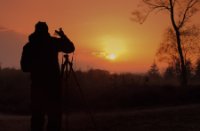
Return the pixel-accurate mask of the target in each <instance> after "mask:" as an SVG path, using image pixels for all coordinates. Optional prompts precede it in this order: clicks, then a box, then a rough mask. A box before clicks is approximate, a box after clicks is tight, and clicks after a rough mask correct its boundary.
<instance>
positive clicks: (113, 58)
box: [106, 53, 117, 60]
mask: <svg viewBox="0 0 200 131" xmlns="http://www.w3.org/2000/svg"><path fill="white" fill-rule="evenodd" d="M106 58H107V59H109V60H115V59H116V58H117V56H116V54H114V53H110V54H108V55H107V56H106Z"/></svg>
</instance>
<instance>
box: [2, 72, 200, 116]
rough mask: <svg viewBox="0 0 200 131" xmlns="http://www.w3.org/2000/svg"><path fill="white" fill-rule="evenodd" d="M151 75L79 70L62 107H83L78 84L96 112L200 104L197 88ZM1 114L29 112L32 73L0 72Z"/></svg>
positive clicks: (78, 108)
mask: <svg viewBox="0 0 200 131" xmlns="http://www.w3.org/2000/svg"><path fill="white" fill-rule="evenodd" d="M151 73H152V72H151V70H150V71H149V72H148V73H147V74H131V73H125V74H110V73H109V72H108V71H104V70H98V69H91V70H89V71H86V72H84V71H76V72H75V74H76V77H77V80H78V81H75V79H74V77H73V75H71V76H70V78H69V80H68V84H69V86H68V88H67V87H63V94H64V97H63V101H64V102H63V103H64V104H63V105H64V106H63V107H64V108H65V110H70V111H74V110H82V108H84V104H82V103H83V98H82V94H81V92H80V89H79V87H78V86H77V82H78V84H79V85H80V88H81V90H82V91H83V92H82V93H83V94H84V97H85V99H86V100H87V102H88V104H89V105H90V107H91V108H93V109H94V110H107V109H118V108H132V107H138V106H155V105H173V104H182V103H194V102H199V100H200V98H199V97H200V88H199V87H198V86H197V85H196V86H190V87H189V88H187V89H183V88H181V87H179V86H178V82H177V81H178V80H177V81H176V79H173V82H172V81H171V82H170V81H168V83H167V82H166V80H165V79H164V77H162V76H153V74H151ZM64 82H65V81H64ZM0 112H7V113H20V114H28V113H30V79H29V74H25V73H23V72H22V71H20V70H17V69H11V68H5V69H1V70H0Z"/></svg>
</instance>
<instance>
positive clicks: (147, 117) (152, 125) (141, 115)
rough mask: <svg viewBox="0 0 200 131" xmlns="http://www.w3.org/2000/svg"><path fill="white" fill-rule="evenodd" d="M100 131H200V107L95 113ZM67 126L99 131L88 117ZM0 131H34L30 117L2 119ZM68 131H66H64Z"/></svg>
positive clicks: (70, 120) (73, 119)
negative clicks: (32, 130) (31, 130)
mask: <svg viewBox="0 0 200 131" xmlns="http://www.w3.org/2000/svg"><path fill="white" fill-rule="evenodd" d="M94 117H95V122H96V123H97V126H98V131H199V130H200V124H199V123H200V105H199V104H195V105H194V104H193V105H184V106H173V107H159V108H151V109H150V108H148V109H129V110H128V109H126V110H115V111H109V112H98V113H95V115H94ZM67 118H68V120H67V121H66V119H65V121H64V122H63V123H64V124H63V125H64V126H65V127H66V125H67V123H68V125H69V126H68V129H69V130H68V131H96V130H95V129H94V126H93V125H92V123H91V120H90V118H89V117H88V115H86V114H85V113H72V114H70V115H69V116H68V117H67ZM0 131H30V116H8V115H1V116H0ZM64 131H66V130H64Z"/></svg>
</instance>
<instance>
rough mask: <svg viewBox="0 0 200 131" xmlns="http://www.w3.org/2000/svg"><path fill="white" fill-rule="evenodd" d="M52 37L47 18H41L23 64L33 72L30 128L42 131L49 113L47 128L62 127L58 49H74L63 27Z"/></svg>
mask: <svg viewBox="0 0 200 131" xmlns="http://www.w3.org/2000/svg"><path fill="white" fill-rule="evenodd" d="M55 33H56V34H57V35H58V36H59V37H60V38H56V37H52V36H50V34H49V33H48V26H47V24H46V23H45V22H38V23H37V24H36V25H35V31H34V32H33V33H32V34H31V35H30V36H29V42H28V43H27V44H26V45H25V46H24V47H23V52H22V57H21V68H22V70H23V71H24V72H30V74H31V113H32V117H31V131H43V128H44V123H45V122H44V118H45V115H47V118H48V123H47V131H60V130H61V116H62V111H61V79H60V68H59V62H58V53H59V52H64V53H71V52H74V50H75V47H74V45H73V43H72V42H71V41H70V40H69V39H68V38H67V37H66V35H65V34H64V32H63V30H62V29H59V30H56V31H55Z"/></svg>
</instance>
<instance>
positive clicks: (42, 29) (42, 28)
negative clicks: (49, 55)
mask: <svg viewBox="0 0 200 131" xmlns="http://www.w3.org/2000/svg"><path fill="white" fill-rule="evenodd" d="M48 30H49V28H48V25H47V24H46V22H41V21H39V22H38V23H36V25H35V32H36V33H39V34H48Z"/></svg>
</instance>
